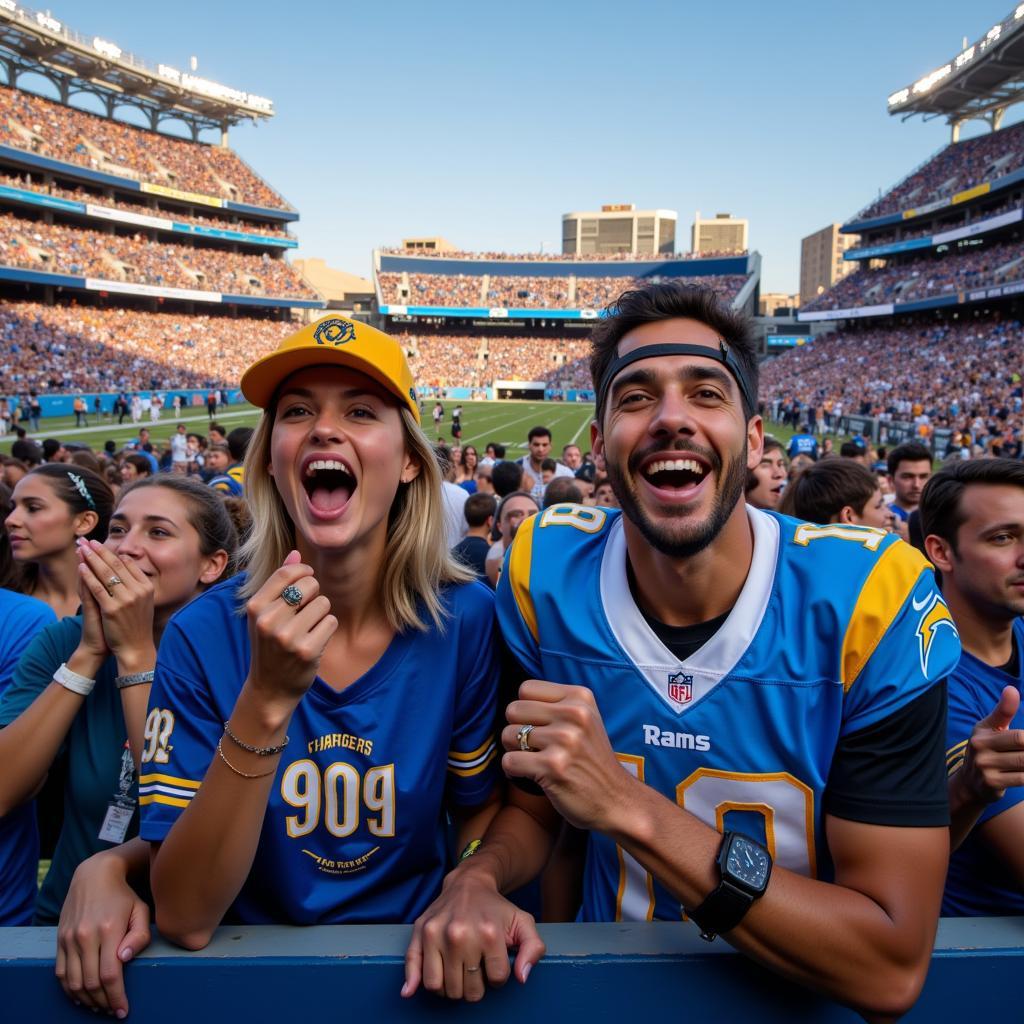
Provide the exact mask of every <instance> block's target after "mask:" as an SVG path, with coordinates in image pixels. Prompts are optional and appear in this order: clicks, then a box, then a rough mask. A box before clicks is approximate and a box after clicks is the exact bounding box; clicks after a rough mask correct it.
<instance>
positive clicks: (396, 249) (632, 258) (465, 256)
mask: <svg viewBox="0 0 1024 1024" xmlns="http://www.w3.org/2000/svg"><path fill="white" fill-rule="evenodd" d="M380 251H381V252H382V253H384V254H385V255H386V256H433V257H436V258H437V259H447V260H511V261H514V262H517V263H518V262H523V261H527V260H532V261H533V262H535V263H539V262H544V263H625V262H633V263H635V262H637V261H649V260H657V261H662V260H707V259H716V258H719V257H722V256H746V255H747V250H746V249H742V250H740V249H715V250H707V251H705V252H674V253H633V252H600V253H598V252H591V253H580V254H579V255H576V254H575V253H561V252H524V253H510V252H465V251H463V250H461V249H447V250H446V249H405V248H402V247H401V246H391V247H387V248H383V249H381V250H380Z"/></svg>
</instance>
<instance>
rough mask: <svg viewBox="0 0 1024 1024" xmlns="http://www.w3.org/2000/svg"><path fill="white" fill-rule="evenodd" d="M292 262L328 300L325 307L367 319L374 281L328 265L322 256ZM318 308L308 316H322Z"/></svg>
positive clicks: (371, 301) (371, 307) (313, 317)
mask: <svg viewBox="0 0 1024 1024" xmlns="http://www.w3.org/2000/svg"><path fill="white" fill-rule="evenodd" d="M292 266H293V267H295V269H296V270H297V271H298V272H299V273H300V274H301V275H302V276H303V278H304V279H305V280H306V281H308V282H309V284H310V285H312V287H313V288H315V289H316V291H317V292H319V293H320V294H321V295H322V296H323V297H324V299H326V300H327V308H328V309H337V310H341V311H342V312H344V313H345V314H346V316H350V317H353V318H355V319H357V320H366V319H368V318H369V316H370V314H371V312H372V310H373V299H374V292H373V282H372V281H368V280H367V279H366V278H365V277H359V276H358V275H356V274H349V273H347V272H346V271H344V270H335V269H334V267H329V266H327V263H326V262H325V261H324V260H319V259H308V260H295V261H293V263H292ZM321 315H323V314H322V311H320V310H317V311H316V312H314V313H311V314H310V318H311V319H315V318H316V317H317V316H321Z"/></svg>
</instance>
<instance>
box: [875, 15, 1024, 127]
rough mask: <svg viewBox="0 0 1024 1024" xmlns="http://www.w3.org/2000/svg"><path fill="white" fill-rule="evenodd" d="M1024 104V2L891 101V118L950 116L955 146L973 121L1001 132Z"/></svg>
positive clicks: (896, 94) (895, 93)
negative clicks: (1009, 112) (1011, 111)
mask: <svg viewBox="0 0 1024 1024" xmlns="http://www.w3.org/2000/svg"><path fill="white" fill-rule="evenodd" d="M1022 100H1024V3H1021V4H1018V5H1017V6H1016V7H1015V8H1014V9H1013V10H1012V11H1011V12H1010V13H1009V14H1008V15H1007V16H1006V17H1005V18H1004V19H1003V20H1002V21H1000V22H998V23H997V24H995V25H993V26H992V27H991V28H990V29H989V30H988V31H987V32H986V33H985V35H984V36H982V37H981V38H980V39H978V40H977V41H976V42H974V43H971V44H970V45H968V44H967V40H966V39H964V45H963V48H962V49H961V51H960V53H958V54H957V55H956V56H955V57H953V58H952V59H951V60H949V61H947V62H946V63H945V64H940V65H939V66H938V67H937V68H934V69H933V70H931V71H929V72H928V74H926V75H923V76H922V77H921V78H919V79H918V80H917V81H916V82H913V83H911V84H910V85H908V86H906V87H904V88H902V89H898V90H897V91H896V92H894V93H893V94H892V95H891V96H889V101H888V107H889V113H890V114H893V115H894V116H895V115H898V116H900V117H902V118H903V120H907V118H910V117H914V116H916V115H918V114H920V115H921V116H922V117H923V118H924V119H925V120H926V121H930V120H932V119H933V118H936V117H944V118H945V119H946V121H947V123H948V124H949V125H950V129H951V134H952V141H953V142H957V141H959V138H960V127H961V125H963V124H964V123H965V122H967V121H972V120H977V121H984V122H985V123H986V124H987V125H988V126H989V128H990V129H991V130H992V131H998V129H999V126H1000V125H1001V124H1002V121H1003V115H1004V114H1005V113H1006V109H1007V107H1010V106H1012V105H1013V104H1014V103H1020V102H1021V101H1022Z"/></svg>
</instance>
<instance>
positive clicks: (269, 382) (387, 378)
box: [241, 316, 420, 423]
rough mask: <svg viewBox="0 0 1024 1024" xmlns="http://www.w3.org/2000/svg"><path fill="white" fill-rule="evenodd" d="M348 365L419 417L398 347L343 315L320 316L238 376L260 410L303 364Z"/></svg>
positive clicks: (367, 325)
mask: <svg viewBox="0 0 1024 1024" xmlns="http://www.w3.org/2000/svg"><path fill="white" fill-rule="evenodd" d="M332 364H337V365H338V366H350V367H352V369H353V370H359V372H360V373H365V374H366V375H367V376H368V377H372V378H373V379H374V380H375V381H377V383H378V384H380V385H382V386H383V387H385V388H387V389H388V391H390V392H391V393H392V394H393V395H395V397H397V398H398V399H399V400H400V401H401V402H402V404H403V405H404V406H405V407H406V408H407V409H408V410H409V411H410V412H411V413H412V414H413V416H415V417H416V422H417V423H419V421H420V405H419V401H418V400H417V398H416V387H415V384H414V382H413V379H412V370H410V369H409V363H408V361H407V360H406V358H405V352H403V351H402V346H401V345H400V344H399V343H398V342H397V341H395V339H394V338H392V337H391V336H390V335H387V334H385V333H384V332H383V331H378V330H377V328H376V327H371V326H370V325H369V324H364V323H361V322H359V321H358V320H349V319H348V318H347V317H343V316H325V317H323V318H322V319H320V320H317V321H316V323H312V324H309V325H308V326H306V327H303V328H302V330H301V331H296V333H295V334H292V335H290V336H289V337H287V338H285V340H284V341H282V342H281V344H280V345H279V346H278V348H277V349H276V351H274V352H271V353H270V354H269V355H266V356H263V357H262V358H261V359H257V360H256V362H255V363H253V364H252V366H250V367H249V368H248V369H247V370H246V371H245V373H243V374H242V383H241V387H242V394H243V395H245V398H246V400H247V401H249V402H251V403H252V404H253V405H257V406H259V407H260V408H261V409H265V408H266V407H267V406H268V405H269V404H270V403H271V401H272V400H273V398H274V392H275V391H277V389H278V387H279V386H280V384H281V382H282V381H283V380H284V379H285V377H288V376H289V375H290V374H293V373H295V371H296V370H302V369H305V367H307V366H320V365H327V366H330V365H332Z"/></svg>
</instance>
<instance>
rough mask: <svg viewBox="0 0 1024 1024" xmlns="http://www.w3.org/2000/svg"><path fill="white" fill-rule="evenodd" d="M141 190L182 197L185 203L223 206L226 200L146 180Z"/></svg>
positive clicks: (155, 194)
mask: <svg viewBox="0 0 1024 1024" xmlns="http://www.w3.org/2000/svg"><path fill="white" fill-rule="evenodd" d="M139 188H140V189H141V191H143V192H148V193H149V194H150V195H154V196H164V197H166V198H167V199H180V200H181V201H182V202H183V203H201V204H202V205H203V206H223V205H224V200H223V199H218V198H217V196H207V195H203V193H202V192H183V191H182V190H181V189H180V188H169V187H168V186H167V185H154V184H153V183H152V182H149V181H144V182H142V184H141V185H140V186H139Z"/></svg>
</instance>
